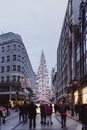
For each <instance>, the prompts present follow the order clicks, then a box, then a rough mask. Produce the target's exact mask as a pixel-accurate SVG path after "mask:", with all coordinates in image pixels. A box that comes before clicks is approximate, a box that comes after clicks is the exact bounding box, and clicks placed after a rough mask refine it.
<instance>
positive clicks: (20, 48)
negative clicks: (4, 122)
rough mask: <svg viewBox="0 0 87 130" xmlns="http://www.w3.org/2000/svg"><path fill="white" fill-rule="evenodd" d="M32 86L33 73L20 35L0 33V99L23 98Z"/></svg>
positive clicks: (33, 80) (33, 84)
mask: <svg viewBox="0 0 87 130" xmlns="http://www.w3.org/2000/svg"><path fill="white" fill-rule="evenodd" d="M20 81H23V82H20ZM28 81H29V82H28ZM34 86H35V73H34V72H33V69H32V66H31V62H30V60H29V57H28V54H27V51H26V48H25V46H24V44H23V41H22V39H21V37H20V35H18V34H14V33H12V32H9V33H6V34H2V35H0V100H1V99H2V98H3V100H7V101H8V100H11V99H23V98H24V97H25V96H26V94H29V93H31V92H32V89H33V87H34Z"/></svg>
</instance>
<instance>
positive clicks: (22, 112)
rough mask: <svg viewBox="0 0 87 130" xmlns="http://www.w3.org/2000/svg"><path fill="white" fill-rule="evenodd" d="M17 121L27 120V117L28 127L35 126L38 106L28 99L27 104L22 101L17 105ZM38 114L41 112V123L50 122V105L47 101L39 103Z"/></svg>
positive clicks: (24, 121)
mask: <svg viewBox="0 0 87 130" xmlns="http://www.w3.org/2000/svg"><path fill="white" fill-rule="evenodd" d="M18 107H19V121H22V122H23V123H26V122H27V118H29V127H30V129H31V128H32V127H33V128H36V115H37V110H36V109H37V108H38V106H37V105H35V104H34V103H33V101H30V103H29V104H27V103H26V101H25V102H24V104H22V105H19V106H18ZM39 107H40V114H41V122H40V123H41V124H47V125H49V124H52V123H53V122H52V116H51V115H52V105H51V104H49V103H41V104H40V106H39Z"/></svg>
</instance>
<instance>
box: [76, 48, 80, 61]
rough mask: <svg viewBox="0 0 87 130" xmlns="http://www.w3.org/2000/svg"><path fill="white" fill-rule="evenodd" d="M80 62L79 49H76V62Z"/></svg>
mask: <svg viewBox="0 0 87 130" xmlns="http://www.w3.org/2000/svg"><path fill="white" fill-rule="evenodd" d="M79 60H80V47H78V48H77V50H76V62H78V61H79Z"/></svg>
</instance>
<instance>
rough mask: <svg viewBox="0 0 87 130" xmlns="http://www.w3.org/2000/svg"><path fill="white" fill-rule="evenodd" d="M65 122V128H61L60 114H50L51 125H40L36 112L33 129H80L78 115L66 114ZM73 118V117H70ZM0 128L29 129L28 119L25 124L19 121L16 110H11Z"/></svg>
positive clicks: (11, 129) (5, 129)
mask: <svg viewBox="0 0 87 130" xmlns="http://www.w3.org/2000/svg"><path fill="white" fill-rule="evenodd" d="M68 116H69V117H67V123H66V127H65V128H61V121H60V120H61V119H60V114H58V115H56V116H55V114H54V113H53V115H52V121H53V124H52V125H49V126H48V125H41V124H40V114H37V120H36V129H35V130H81V123H79V122H78V121H77V120H78V117H71V116H70V114H68ZM72 118H73V119H72ZM0 130H29V121H28V122H27V123H25V124H23V123H22V122H21V123H20V122H19V118H18V112H15V111H13V112H11V115H10V116H9V117H7V118H6V123H5V124H1V127H0Z"/></svg>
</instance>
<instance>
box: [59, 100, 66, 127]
mask: <svg viewBox="0 0 87 130" xmlns="http://www.w3.org/2000/svg"><path fill="white" fill-rule="evenodd" d="M66 111H67V105H66V104H65V100H63V101H62V104H61V105H60V109H59V112H60V114H61V128H63V127H65V126H66V116H67V113H66Z"/></svg>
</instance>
